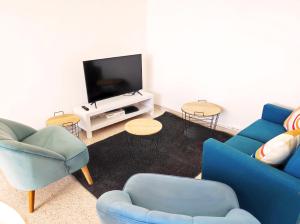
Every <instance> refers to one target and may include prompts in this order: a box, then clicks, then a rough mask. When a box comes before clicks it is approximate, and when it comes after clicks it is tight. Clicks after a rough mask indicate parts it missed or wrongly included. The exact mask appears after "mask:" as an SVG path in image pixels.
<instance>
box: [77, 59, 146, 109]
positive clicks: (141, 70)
mask: <svg viewBox="0 0 300 224" xmlns="http://www.w3.org/2000/svg"><path fill="white" fill-rule="evenodd" d="M130 56H140V60H141V68H140V74H141V88H138V89H132V90H131V91H129V92H124V93H121V94H118V95H115V96H111V97H104V98H100V99H97V100H90V97H89V93H88V87H87V79H86V76H87V75H86V73H85V70H84V64H85V63H87V62H92V61H99V60H110V59H117V58H124V57H130ZM142 56H143V55H142V54H131V55H122V56H116V57H107V58H99V59H93V60H85V61H83V62H82V64H83V73H84V80H85V89H86V94H87V98H88V102H89V103H91V104H92V103H96V102H98V101H101V100H105V99H109V98H112V97H116V96H121V95H124V94H128V93H134V92H138V91H139V90H141V89H143V57H142Z"/></svg>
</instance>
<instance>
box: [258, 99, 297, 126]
mask: <svg viewBox="0 0 300 224" xmlns="http://www.w3.org/2000/svg"><path fill="white" fill-rule="evenodd" d="M291 113H292V111H291V110H289V109H286V108H283V107H279V106H276V105H274V104H265V105H264V108H263V112H262V119H264V120H267V121H270V122H273V123H277V124H283V122H284V121H285V119H286V118H287V117H288V116H289V115H290V114H291Z"/></svg>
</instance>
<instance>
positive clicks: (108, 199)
mask: <svg viewBox="0 0 300 224" xmlns="http://www.w3.org/2000/svg"><path fill="white" fill-rule="evenodd" d="M96 208H97V213H98V215H99V217H100V219H102V220H103V221H104V223H116V222H115V220H120V219H121V220H123V221H124V223H125V221H130V220H136V221H143V220H145V218H146V215H147V213H148V211H149V210H148V209H145V208H141V207H138V206H134V205H133V204H132V202H131V199H130V196H129V194H128V193H127V192H125V191H119V190H114V191H109V192H106V193H105V194H103V195H101V196H100V198H99V199H98V201H97V205H96Z"/></svg>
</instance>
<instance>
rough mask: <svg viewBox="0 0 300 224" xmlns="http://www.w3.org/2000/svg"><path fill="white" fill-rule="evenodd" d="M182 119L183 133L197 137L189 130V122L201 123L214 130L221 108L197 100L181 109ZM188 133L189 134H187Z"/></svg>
mask: <svg viewBox="0 0 300 224" xmlns="http://www.w3.org/2000/svg"><path fill="white" fill-rule="evenodd" d="M181 112H182V119H183V120H184V133H185V135H187V136H188V137H189V136H194V137H195V136H197V134H196V133H192V132H194V130H191V127H190V124H191V121H202V122H205V123H207V124H208V127H209V128H210V129H212V130H215V129H216V127H217V124H218V120H219V115H220V114H221V112H222V108H221V107H220V106H219V105H217V104H214V103H210V102H207V101H206V100H198V101H194V102H188V103H185V104H183V105H182V107H181ZM189 132H190V134H189Z"/></svg>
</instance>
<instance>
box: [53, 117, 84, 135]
mask: <svg viewBox="0 0 300 224" xmlns="http://www.w3.org/2000/svg"><path fill="white" fill-rule="evenodd" d="M79 121H80V118H79V117H78V116H76V115H74V114H65V113H64V112H63V111H58V112H54V116H53V117H50V118H49V119H48V120H47V126H50V125H59V126H62V127H64V128H65V129H67V130H68V131H69V132H70V133H71V134H73V135H75V136H76V137H77V138H79V131H80V130H79V126H78V123H79Z"/></svg>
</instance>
